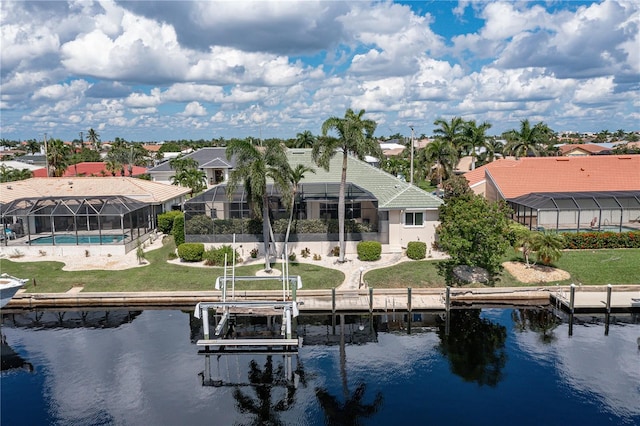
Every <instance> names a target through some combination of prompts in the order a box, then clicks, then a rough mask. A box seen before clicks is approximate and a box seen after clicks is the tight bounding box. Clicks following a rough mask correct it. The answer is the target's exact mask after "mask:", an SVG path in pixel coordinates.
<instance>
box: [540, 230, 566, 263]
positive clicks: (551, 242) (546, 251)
mask: <svg viewBox="0 0 640 426" xmlns="http://www.w3.org/2000/svg"><path fill="white" fill-rule="evenodd" d="M563 245H564V237H563V236H562V235H560V234H558V233H556V232H553V231H543V232H537V233H536V237H535V240H534V247H533V248H534V250H535V252H536V258H537V259H538V261H539V262H541V263H543V264H544V265H549V264H551V263H552V262H555V261H556V260H558V259H560V257H561V256H562V247H563Z"/></svg>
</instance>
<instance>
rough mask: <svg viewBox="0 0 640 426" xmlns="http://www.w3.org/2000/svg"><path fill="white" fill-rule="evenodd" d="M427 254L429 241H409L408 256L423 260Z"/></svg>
mask: <svg viewBox="0 0 640 426" xmlns="http://www.w3.org/2000/svg"><path fill="white" fill-rule="evenodd" d="M426 256H427V243H425V242H424V241H409V242H408V243H407V257H408V258H409V259H413V260H421V259H424V258H425V257H426Z"/></svg>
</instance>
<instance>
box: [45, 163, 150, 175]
mask: <svg viewBox="0 0 640 426" xmlns="http://www.w3.org/2000/svg"><path fill="white" fill-rule="evenodd" d="M122 170H123V171H124V175H125V176H127V177H128V176H129V166H127V165H126V164H125V165H124V166H123V169H122ZM121 173H122V172H118V173H116V176H122V174H121ZM146 173H147V168H146V167H140V166H133V168H132V170H131V176H132V177H137V176H142V175H144V174H146ZM73 176H89V177H100V176H103V177H104V176H113V175H112V174H111V172H110V171H109V170H107V163H105V162H103V161H99V162H83V163H78V164H75V165H71V166H68V167H67V170H65V172H64V174H63V175H62V177H73ZM33 177H47V170H46V169H39V170H36V171H34V172H33Z"/></svg>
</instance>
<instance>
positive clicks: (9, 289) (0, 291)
mask: <svg viewBox="0 0 640 426" xmlns="http://www.w3.org/2000/svg"><path fill="white" fill-rule="evenodd" d="M27 281H29V279H28V278H27V279H22V278H16V277H12V276H11V275H7V274H2V275H0V296H1V297H2V299H1V300H0V308H4V306H5V305H6V304H7V303H9V300H11V298H12V297H13V296H14V295H15V294H16V293H17V292H18V290H20V289H21V288H22V286H23V285H25V283H26V282H27Z"/></svg>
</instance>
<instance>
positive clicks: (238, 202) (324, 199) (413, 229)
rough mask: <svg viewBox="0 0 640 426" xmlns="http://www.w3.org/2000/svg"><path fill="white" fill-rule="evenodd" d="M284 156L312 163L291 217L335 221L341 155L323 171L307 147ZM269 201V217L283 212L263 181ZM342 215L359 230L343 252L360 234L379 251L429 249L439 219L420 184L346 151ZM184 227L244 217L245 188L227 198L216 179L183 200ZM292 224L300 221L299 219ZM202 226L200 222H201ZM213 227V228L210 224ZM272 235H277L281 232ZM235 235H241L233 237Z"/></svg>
mask: <svg viewBox="0 0 640 426" xmlns="http://www.w3.org/2000/svg"><path fill="white" fill-rule="evenodd" d="M287 157H288V159H289V164H290V165H291V167H296V165H297V164H302V165H304V166H307V167H311V168H313V169H315V173H310V172H309V173H306V174H305V177H304V180H303V181H302V182H301V184H300V188H299V192H298V198H297V200H296V209H295V213H296V215H295V217H296V218H297V219H299V220H300V221H304V220H316V221H318V220H323V221H332V220H333V221H336V219H337V218H338V192H339V186H340V176H341V170H342V155H341V154H340V153H337V154H336V155H335V156H334V157H333V159H332V160H331V163H330V168H329V171H325V170H324V169H323V168H321V167H318V166H317V165H315V163H314V162H313V160H312V157H311V150H310V149H290V150H288V151H287ZM269 192H270V201H271V205H272V210H273V211H274V218H273V219H284V220H286V219H287V218H288V214H287V212H286V210H285V209H284V207H283V206H282V204H283V203H282V201H281V200H280V198H281V194H278V193H277V192H276V191H275V189H274V188H273V186H269ZM345 194H346V195H345V201H346V202H345V209H346V219H347V220H350V221H353V223H354V226H356V227H357V228H358V229H359V230H360V231H358V232H354V233H353V234H350V235H347V241H348V244H347V253H349V252H350V253H353V252H355V246H356V244H357V243H358V242H359V241H360V240H362V239H368V240H377V241H379V242H381V243H382V244H383V251H385V252H400V251H401V250H402V248H404V247H406V245H407V243H408V242H410V241H423V242H425V243H427V247H428V248H429V249H430V248H431V244H432V243H433V242H434V241H435V228H436V226H437V225H438V224H439V221H438V218H439V215H438V207H439V206H440V205H441V204H442V200H441V199H440V198H438V197H436V196H434V195H432V194H430V193H428V192H426V191H423V190H422V189H420V188H418V187H416V186H413V185H410V184H408V183H406V182H403V181H401V180H399V179H398V178H396V177H394V176H392V175H390V174H388V173H386V172H384V171H382V170H380V169H378V168H376V167H373V166H371V165H370V164H367V163H366V162H364V161H360V160H358V159H357V158H355V157H353V156H349V157H348V166H347V188H346V191H345ZM184 210H185V222H186V223H185V228H189V227H190V226H189V221H190V220H191V219H193V218H194V217H196V216H198V217H199V219H198V220H203V217H204V218H209V219H233V218H236V219H237V218H248V217H250V215H251V211H250V206H249V203H248V202H247V194H245V193H244V188H243V186H242V185H240V186H239V187H238V188H237V190H236V193H234V194H233V196H232V197H231V200H230V199H229V197H228V196H227V194H226V186H225V185H218V186H216V187H213V188H211V189H209V190H208V191H206V192H205V193H203V194H200V195H199V196H197V197H195V198H193V199H191V200H189V201H187V202H186V203H185V206H184ZM298 226H300V227H301V228H302V227H303V226H304V225H303V222H299V223H298ZM203 229H204V228H203ZM214 229H215V228H214ZM260 237H261V235H256V236H254V235H248V236H247V235H244V236H243V238H245V239H244V241H257V240H258V239H259V238H260ZM279 237H280V238H278V237H276V239H277V240H278V241H281V240H282V239H281V237H282V235H280V236H279ZM338 238H339V236H338V234H337V232H336V231H332V232H325V233H321V234H311V235H310V234H303V233H300V234H297V235H294V236H292V238H291V239H290V241H292V243H291V245H292V247H295V246H304V245H306V244H309V243H310V242H318V243H326V244H329V242H333V243H332V245H333V246H335V245H336V244H335V242H336V241H338ZM187 239H188V240H189V241H203V242H211V243H217V242H228V235H216V234H215V231H214V233H213V234H211V233H209V234H198V235H189V234H187ZM238 241H242V240H241V239H239V240H238Z"/></svg>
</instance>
